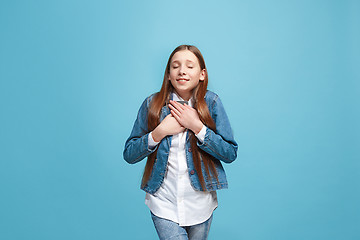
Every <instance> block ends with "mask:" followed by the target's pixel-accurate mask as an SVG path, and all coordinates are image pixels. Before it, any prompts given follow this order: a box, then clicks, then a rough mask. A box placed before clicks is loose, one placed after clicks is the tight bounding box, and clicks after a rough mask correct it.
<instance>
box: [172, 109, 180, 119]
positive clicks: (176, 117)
mask: <svg viewBox="0 0 360 240" xmlns="http://www.w3.org/2000/svg"><path fill="white" fill-rule="evenodd" d="M170 112H171V114H172V115H173V117H174V118H175V119H176V121H178V122H179V120H180V116H179V115H177V113H176V112H175V111H173V110H171V111H170Z"/></svg>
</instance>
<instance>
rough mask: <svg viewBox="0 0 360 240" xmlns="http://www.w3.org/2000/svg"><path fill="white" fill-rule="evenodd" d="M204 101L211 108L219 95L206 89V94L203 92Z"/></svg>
mask: <svg viewBox="0 0 360 240" xmlns="http://www.w3.org/2000/svg"><path fill="white" fill-rule="evenodd" d="M205 101H206V103H207V105H208V107H209V108H210V109H212V108H213V107H214V105H215V104H216V103H217V102H218V101H220V98H219V95H217V94H216V93H214V92H212V91H210V90H207V92H206V94H205Z"/></svg>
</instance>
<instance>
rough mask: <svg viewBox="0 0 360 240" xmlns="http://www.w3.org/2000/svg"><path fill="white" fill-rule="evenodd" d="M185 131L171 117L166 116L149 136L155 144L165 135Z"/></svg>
mask: <svg viewBox="0 0 360 240" xmlns="http://www.w3.org/2000/svg"><path fill="white" fill-rule="evenodd" d="M184 130H185V128H184V127H183V126H181V125H180V123H179V122H178V121H177V120H176V119H175V118H174V117H173V116H172V115H171V114H169V115H167V116H166V117H165V118H164V119H163V120H162V121H161V123H160V124H159V125H158V126H157V127H156V128H155V129H154V130H153V131H152V133H151V135H152V137H153V139H154V141H155V142H160V141H161V139H163V138H164V137H166V136H167V135H175V134H178V133H181V132H183V131H184Z"/></svg>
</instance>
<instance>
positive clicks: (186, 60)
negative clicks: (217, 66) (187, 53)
mask: <svg viewBox="0 0 360 240" xmlns="http://www.w3.org/2000/svg"><path fill="white" fill-rule="evenodd" d="M186 61H187V62H191V63H194V62H193V61H191V60H189V59H187V60H186ZM175 62H180V61H179V60H175V61H172V62H171V63H175Z"/></svg>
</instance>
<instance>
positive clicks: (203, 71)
mask: <svg viewBox="0 0 360 240" xmlns="http://www.w3.org/2000/svg"><path fill="white" fill-rule="evenodd" d="M205 77H206V69H205V68H204V69H203V70H201V72H200V79H199V80H200V81H204V80H205Z"/></svg>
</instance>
